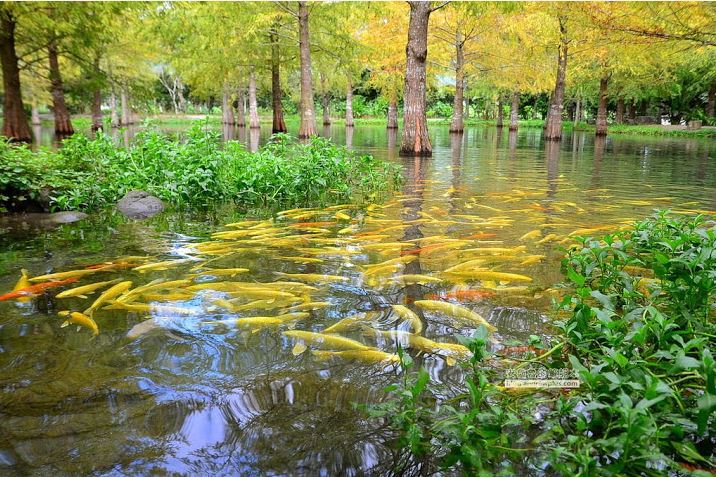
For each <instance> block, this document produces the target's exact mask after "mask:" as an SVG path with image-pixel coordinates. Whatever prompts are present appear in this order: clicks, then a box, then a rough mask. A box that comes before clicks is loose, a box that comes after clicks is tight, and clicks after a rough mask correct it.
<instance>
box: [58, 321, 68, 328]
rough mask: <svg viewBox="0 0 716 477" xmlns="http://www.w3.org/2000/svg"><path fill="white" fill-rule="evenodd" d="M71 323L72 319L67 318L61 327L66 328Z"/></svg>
mask: <svg viewBox="0 0 716 477" xmlns="http://www.w3.org/2000/svg"><path fill="white" fill-rule="evenodd" d="M69 324H70V320H67V321H65V322H63V323H62V324H61V325H60V328H64V327H65V326H68V325H69Z"/></svg>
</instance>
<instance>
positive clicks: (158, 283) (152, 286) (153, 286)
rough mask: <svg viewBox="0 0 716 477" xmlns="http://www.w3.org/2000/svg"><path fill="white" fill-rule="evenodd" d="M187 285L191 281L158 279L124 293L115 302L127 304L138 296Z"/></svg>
mask: <svg viewBox="0 0 716 477" xmlns="http://www.w3.org/2000/svg"><path fill="white" fill-rule="evenodd" d="M187 285H191V280H171V281H165V280H164V279H162V278H158V279H156V280H152V281H151V282H149V283H147V284H146V285H142V286H140V287H137V288H135V289H134V290H129V291H128V292H126V293H124V294H123V295H122V296H120V297H119V298H117V301H119V302H123V303H129V302H131V301H134V300H136V299H137V297H139V296H140V295H142V294H144V293H148V292H152V291H156V290H164V289H167V288H179V287H185V286H187Z"/></svg>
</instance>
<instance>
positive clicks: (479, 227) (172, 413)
mask: <svg viewBox="0 0 716 477" xmlns="http://www.w3.org/2000/svg"><path fill="white" fill-rule="evenodd" d="M294 132H295V131H294ZM540 132H541V131H539V130H534V129H525V130H522V131H520V132H519V133H517V134H515V133H508V131H507V130H504V131H498V130H495V129H477V128H472V129H468V130H467V131H466V132H465V134H464V135H459V136H456V135H450V134H449V133H448V130H447V127H446V126H445V127H444V126H432V127H431V134H432V137H433V146H434V157H433V158H431V159H412V158H411V159H402V158H399V157H398V156H397V146H396V144H397V143H399V136H397V137H396V135H395V134H394V133H393V134H391V133H389V132H386V130H385V129H384V128H383V127H379V126H376V127H357V128H355V130H353V131H350V132H349V133H348V134H347V133H346V130H345V129H344V128H341V127H334V128H330V129H328V130H326V131H324V133H325V134H328V135H330V136H331V137H333V138H334V140H335V141H337V142H339V143H344V144H346V143H347V144H348V145H349V146H350V147H353V148H354V149H356V150H358V151H361V152H366V153H370V154H373V155H375V156H377V157H381V158H385V159H388V160H390V161H394V162H396V163H399V164H401V165H402V166H403V170H404V178H405V181H404V183H403V184H402V186H401V190H399V191H396V193H395V194H392V195H391V197H389V198H387V199H386V200H385V201H383V202H379V203H376V204H361V205H357V206H355V205H351V204H346V205H343V206H337V207H331V208H329V209H325V208H324V209H312V210H301V211H290V212H287V213H283V214H278V215H269V214H267V213H266V212H265V211H260V210H259V211H257V210H251V211H246V210H241V209H237V208H234V207H228V206H227V207H222V208H220V209H218V210H214V211H211V212H210V213H207V214H197V213H194V214H191V213H183V214H179V213H167V214H163V215H161V216H158V217H155V218H152V219H150V220H147V221H144V222H132V221H129V220H126V219H124V218H122V217H120V216H118V215H117V214H115V213H103V214H95V215H93V216H91V217H90V218H89V219H88V220H85V221H83V222H80V223H77V224H70V225H62V226H59V227H57V228H52V229H48V228H42V227H39V226H34V225H33V224H22V223H18V222H7V221H5V222H0V294H1V293H5V292H9V291H10V290H12V289H13V287H14V286H15V284H16V282H17V280H18V278H19V277H20V270H21V269H27V270H28V271H29V275H30V276H31V277H35V276H39V275H43V274H47V273H52V272H64V271H70V270H89V271H92V270H94V272H93V273H91V274H87V275H84V276H82V277H80V278H79V280H78V281H77V282H76V283H73V284H67V285H65V286H63V287H61V288H60V287H57V288H48V289H47V290H46V291H45V292H44V293H42V294H40V295H38V296H35V297H31V298H29V299H24V300H22V301H19V300H7V301H0V473H1V474H3V475H48V474H55V475H77V474H82V475H87V474H90V475H127V474H132V475H134V474H143V475H146V474H152V475H154V474H157V475H166V474H171V475H175V474H176V475H185V474H188V475H205V474H208V473H212V474H214V475H364V474H383V473H385V472H387V469H390V468H391V465H392V463H393V462H394V459H396V458H397V457H396V455H395V453H394V451H393V450H392V449H391V448H390V446H389V445H387V442H389V441H390V439H391V437H392V436H391V434H390V433H389V431H387V430H386V429H385V427H384V426H383V424H382V423H381V422H379V421H377V420H370V419H368V418H367V417H366V416H365V414H364V413H363V412H362V411H361V410H360V409H358V408H356V404H359V405H360V404H370V403H376V402H379V401H380V400H381V399H383V398H384V397H385V392H384V391H383V388H384V387H385V386H386V385H388V384H390V383H392V382H395V381H396V380H398V379H399V371H398V370H397V369H396V367H395V365H394V363H393V362H392V361H390V360H391V359H394V358H393V357H392V353H394V352H395V351H396V343H397V342H401V343H402V344H403V345H410V344H411V343H410V342H408V341H406V339H405V335H403V334H396V333H393V334H391V333H390V332H389V330H396V329H397V330H399V331H403V332H406V331H415V327H416V326H418V327H422V328H423V330H422V331H421V334H422V335H423V336H425V337H427V338H429V339H431V340H433V341H434V342H435V343H432V344H430V345H428V349H426V348H425V347H424V346H423V348H421V346H419V345H416V344H413V348H410V350H409V352H410V353H411V355H412V356H413V357H414V358H415V361H416V363H417V364H418V365H422V366H424V367H426V368H427V369H428V371H429V373H430V376H431V379H432V380H434V381H435V382H436V383H438V386H439V387H440V389H442V390H444V395H445V396H449V395H451V394H454V393H455V392H457V391H459V389H460V384H459V383H460V382H461V379H462V371H461V368H460V366H459V365H455V363H454V361H455V360H457V361H460V359H461V358H462V356H461V355H460V352H459V351H457V352H455V351H454V350H455V348H454V347H453V348H446V347H442V348H441V347H440V343H451V344H454V343H456V339H455V334H462V335H465V336H470V335H472V334H473V333H474V331H475V327H476V326H477V324H476V321H474V320H476V319H477V318H475V315H473V314H468V315H467V317H465V315H466V314H465V313H464V310H463V309H462V308H452V309H450V308H444V307H443V308H440V307H438V308H437V309H436V308H435V306H436V305H435V304H434V303H432V304H431V303H430V302H429V303H428V304H424V303H421V302H420V300H425V299H428V300H433V301H443V302H445V303H452V304H458V305H460V306H464V307H465V308H467V309H469V310H470V311H472V312H475V313H477V314H479V315H480V316H482V317H484V319H486V320H487V321H488V322H489V323H490V324H491V325H493V326H495V327H496V328H497V331H496V332H495V333H494V334H493V340H492V344H491V346H492V348H493V350H499V349H500V348H501V347H503V346H505V345H506V344H509V343H510V342H512V341H515V340H520V341H525V340H527V339H528V337H529V336H530V335H533V334H535V335H540V336H545V337H549V335H550V326H549V322H550V320H551V319H553V318H554V312H553V308H552V300H553V299H556V298H557V297H558V296H559V289H557V288H555V284H556V283H557V282H559V281H560V279H561V275H560V271H559V259H560V258H561V256H562V252H561V248H562V247H566V246H568V245H569V244H571V243H574V238H573V237H574V236H575V235H579V234H600V233H605V232H608V231H612V230H616V229H617V228H619V227H623V226H625V225H628V224H629V223H630V221H632V220H634V219H636V218H641V217H644V216H645V215H649V214H650V213H652V211H653V209H656V208H670V209H672V210H674V211H676V212H678V213H696V212H699V211H700V212H705V213H709V212H710V211H713V210H716V187H715V185H716V162H715V161H714V159H715V158H716V146H714V143H713V142H709V141H704V140H685V139H652V138H628V137H623V138H622V137H614V138H612V137H609V138H607V139H606V141H596V142H595V140H594V138H593V137H592V136H590V135H585V134H583V133H577V134H574V135H571V136H570V135H568V136H566V137H565V139H564V140H563V141H562V142H561V143H559V144H553V143H547V144H545V143H544V142H543V141H542V140H541V137H540ZM224 134H225V137H230V138H238V139H242V140H247V141H250V142H251V145H252V146H251V147H255V146H256V145H257V144H258V143H259V142H261V141H265V140H266V137H267V131H265V130H262V131H261V133H260V135H258V137H257V135H256V134H255V133H254V137H253V138H251V137H250V136H251V135H250V134H247V132H246V131H241V130H236V129H231V130H226V131H225V132H224ZM120 139H121V136H120ZM216 233H218V235H213V236H212V234H216ZM388 260H390V261H391V262H388V263H384V262H386V261H388ZM164 261H170V262H171V263H168V264H165V265H164V266H161V265H158V266H154V267H152V266H151V265H152V264H155V263H157V262H164ZM466 262H467V263H466ZM381 263H384V264H383V265H382V266H380V267H375V266H371V265H375V264H381ZM97 264H104V266H105V268H103V269H102V268H97V267H95V268H87V267H90V266H93V265H97ZM143 264H144V265H150V266H149V267H146V268H148V270H141V269H140V270H133V268H134V267H137V266H140V265H143ZM238 268H241V269H248V271H241V270H231V271H227V269H238ZM212 270H214V271H213V272H212ZM217 270H218V271H217ZM222 270H223V271H222ZM506 273H509V274H511V275H504V274H506ZM110 280H117V281H132V282H133V286H134V287H137V286H140V285H144V284H147V283H149V282H151V281H154V280H156V282H155V283H156V284H159V287H158V288H157V289H154V290H150V291H147V292H146V293H144V294H136V295H135V296H134V297H133V298H132V299H131V300H130V299H128V298H126V297H125V298H124V300H125V301H124V302H120V303H119V304H115V305H114V306H112V308H111V309H105V308H104V306H105V305H109V304H110V303H111V302H107V303H105V304H102V305H101V306H98V307H97V309H96V311H94V314H93V316H94V319H95V320H96V323H97V325H98V328H99V334H98V335H97V336H93V332H92V330H90V329H88V328H87V327H77V326H74V325H70V326H66V327H62V326H61V325H62V323H63V322H64V321H65V319H66V318H62V317H59V316H58V312H60V311H63V310H69V311H80V312H81V311H83V310H85V309H87V308H89V307H90V305H91V304H92V303H93V302H94V301H95V299H96V298H97V297H98V296H99V295H100V294H101V293H102V292H103V290H100V291H98V292H95V293H94V294H92V295H89V296H88V298H86V299H83V298H80V297H70V298H57V297H56V294H57V292H58V291H60V290H68V289H70V288H71V287H75V286H82V285H87V284H91V283H95V282H99V281H110ZM161 280H164V281H165V282H166V281H175V280H186V281H185V282H178V283H175V284H171V287H169V288H167V286H165V287H163V288H162V285H161V283H165V282H161ZM276 282H280V283H278V284H275V283H276ZM197 284H198V286H197ZM301 284H303V285H301ZM114 285H115V284H114V283H113V284H111V285H109V284H108V285H107V287H109V286H114ZM188 286H189V287H190V288H187V287H188ZM121 300H122V298H120V301H121ZM416 301H418V303H415V302H416ZM391 305H404V306H406V307H407V308H408V309H409V310H411V311H413V312H416V313H417V314H418V317H419V323H415V322H411V321H410V319H409V318H410V316H409V315H406V314H405V313H404V309H401V308H398V309H397V310H396V309H394V308H393V307H392V306H391ZM292 307H293V308H292ZM288 313H295V314H292V315H287V314H288ZM460 316H463V317H462V318H460ZM250 317H267V318H255V319H254V320H251V319H243V318H250ZM277 317H278V318H277ZM346 317H354V318H355V319H354V320H348V321H344V322H342V324H341V325H339V331H338V332H337V333H338V335H340V336H342V337H346V338H350V339H352V340H355V341H357V342H358V343H359V345H358V346H360V345H362V346H367V347H375V348H377V349H379V350H381V351H383V352H385V353H387V354H386V355H379V354H378V353H374V352H373V351H370V352H365V350H364V349H362V350H361V349H359V350H357V351H353V352H347V353H343V354H340V353H334V351H337V350H340V349H347V348H342V347H343V346H344V344H335V343H333V342H332V341H330V340H329V339H327V338H324V341H322V342H321V341H320V339H316V340H314V339H313V338H315V335H305V334H301V333H297V332H301V331H304V332H305V331H308V332H316V333H319V332H321V331H323V330H325V329H326V328H327V327H329V326H331V325H334V324H336V323H337V322H338V321H340V320H342V319H343V318H346ZM237 318H241V320H238V321H236V319H237ZM406 318H407V319H406ZM148 319H151V320H152V321H146V320H148ZM140 323H143V324H142V325H141V326H140V327H138V328H133V327H135V326H136V325H138V324H140ZM130 330H132V332H131V333H129V334H130V336H129V337H128V332H129V331H130ZM376 330H378V331H376ZM345 346H347V347H350V346H357V345H356V344H355V343H352V344H348V345H345ZM431 346H432V349H429V348H430V347H431ZM304 348H307V349H305V350H304ZM319 348H320V349H319ZM356 358H359V359H356ZM384 359H385V360H384Z"/></svg>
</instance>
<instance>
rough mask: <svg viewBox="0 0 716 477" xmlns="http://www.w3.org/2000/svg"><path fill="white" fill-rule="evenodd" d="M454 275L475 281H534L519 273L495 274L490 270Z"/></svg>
mask: <svg viewBox="0 0 716 477" xmlns="http://www.w3.org/2000/svg"><path fill="white" fill-rule="evenodd" d="M453 275H456V276H459V277H462V278H471V279H475V280H497V281H501V282H520V281H522V282H531V281H532V279H531V278H530V277H528V276H525V275H519V274H517V273H504V272H493V271H490V270H475V271H470V272H457V273H453Z"/></svg>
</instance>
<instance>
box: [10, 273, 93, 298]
mask: <svg viewBox="0 0 716 477" xmlns="http://www.w3.org/2000/svg"><path fill="white" fill-rule="evenodd" d="M77 280H79V278H78V277H72V278H67V279H66V280H58V281H56V282H46V283H38V284H37V285H31V286H29V287H25V288H20V289H19V290H15V291H12V292H10V293H5V294H4V295H0V301H5V300H12V299H13V298H22V297H27V296H34V295H39V294H40V293H42V292H44V291H45V290H47V289H48V288H55V287H59V286H62V285H69V284H70V283H74V282H76V281H77Z"/></svg>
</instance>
